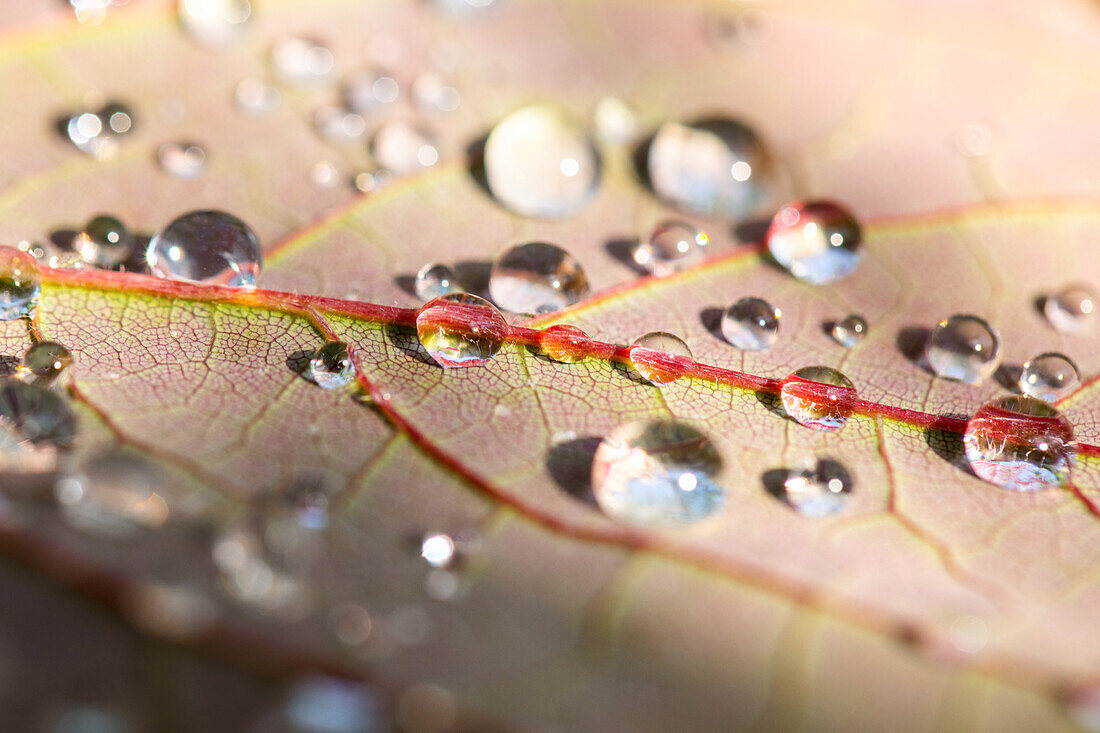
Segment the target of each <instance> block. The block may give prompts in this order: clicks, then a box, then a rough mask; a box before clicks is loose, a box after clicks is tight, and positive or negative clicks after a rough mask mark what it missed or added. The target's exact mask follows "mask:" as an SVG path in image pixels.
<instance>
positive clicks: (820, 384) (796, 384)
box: [779, 366, 856, 432]
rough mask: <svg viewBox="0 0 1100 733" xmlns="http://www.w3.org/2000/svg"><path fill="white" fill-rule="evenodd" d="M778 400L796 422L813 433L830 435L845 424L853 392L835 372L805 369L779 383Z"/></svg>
mask: <svg viewBox="0 0 1100 733" xmlns="http://www.w3.org/2000/svg"><path fill="white" fill-rule="evenodd" d="M779 397H780V399H781V400H782V401H783V409H784V410H786V411H787V414H788V415H790V416H791V417H792V418H793V419H794V420H795V421H796V422H798V423H801V424H802V425H805V426H806V427H808V428H813V429H814V430H821V431H823V432H832V431H834V430H840V429H841V428H842V427H844V423H846V422H848V418H849V417H850V416H851V414H852V403H853V402H854V401H855V399H856V390H855V387H853V386H852V382H851V380H849V379H848V377H846V376H844V375H843V374H841V373H840V372H838V371H837V370H836V369H832V368H830V367H825V366H809V367H802V368H801V369H799V370H797V371H795V372H794V373H793V374H790V375H789V376H787V377H786V378H785V379H784V380H783V381H782V382H780V387H779Z"/></svg>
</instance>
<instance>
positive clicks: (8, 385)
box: [0, 379, 76, 447]
mask: <svg viewBox="0 0 1100 733" xmlns="http://www.w3.org/2000/svg"><path fill="white" fill-rule="evenodd" d="M0 424H2V425H4V426H6V427H7V428H10V429H11V430H12V431H13V432H14V433H15V435H16V436H18V438H19V439H20V440H25V441H28V442H30V443H34V444H52V445H56V446H60V447H66V446H68V445H69V444H70V443H72V440H73V436H74V435H75V434H76V418H75V417H74V415H73V412H72V410H71V409H70V408H69V405H68V403H66V402H65V400H63V399H62V398H61V397H59V396H58V395H57V394H56V393H54V392H51V391H50V390H48V389H46V388H45V387H42V386H40V385H37V384H29V383H28V382H23V381H20V380H18V379H7V380H4V381H3V382H0Z"/></svg>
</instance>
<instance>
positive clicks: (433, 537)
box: [420, 532, 455, 568]
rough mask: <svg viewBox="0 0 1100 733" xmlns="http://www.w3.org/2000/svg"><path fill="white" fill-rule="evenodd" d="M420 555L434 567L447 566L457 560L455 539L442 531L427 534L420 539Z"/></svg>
mask: <svg viewBox="0 0 1100 733" xmlns="http://www.w3.org/2000/svg"><path fill="white" fill-rule="evenodd" d="M420 556H421V557H422V558H424V560H425V562H427V563H428V564H429V565H431V566H432V567H433V568H445V567H447V566H448V565H450V564H451V563H452V562H454V560H455V541H454V539H453V538H452V537H451V536H450V535H449V534H444V533H442V532H432V533H430V534H426V535H424V538H423V539H422V540H421V541H420Z"/></svg>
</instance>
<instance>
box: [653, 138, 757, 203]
mask: <svg viewBox="0 0 1100 733" xmlns="http://www.w3.org/2000/svg"><path fill="white" fill-rule="evenodd" d="M647 165H648V171H649V180H650V184H651V185H652V186H653V191H654V192H655V193H656V194H657V196H659V197H660V198H662V199H664V200H665V201H667V202H668V203H670V204H672V205H674V206H679V207H681V208H684V209H687V210H689V211H698V212H701V213H704V214H717V215H720V216H725V217H727V218H731V219H740V218H743V217H745V216H747V215H749V214H752V213H754V212H755V211H757V210H758V209H759V208H760V207H761V206H762V205H763V204H764V203H765V202H766V200H767V199H768V198H769V196H770V195H771V194H772V192H773V189H774V188H775V178H776V170H775V165H774V163H773V162H772V159H771V155H770V153H769V152H768V150H767V149H766V148H765V147H764V144H763V142H762V141H761V140H760V138H759V137H757V135H756V133H755V132H753V131H752V130H751V129H749V128H748V127H746V126H745V125H743V124H741V123H740V122H736V121H734V120H731V119H726V118H715V119H708V120H701V121H699V122H695V123H692V124H684V123H680V122H666V123H665V124H663V125H661V127H660V129H658V130H657V134H656V135H655V136H654V137H653V140H652V142H651V143H650V145H649V155H648V164H647Z"/></svg>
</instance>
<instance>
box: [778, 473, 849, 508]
mask: <svg viewBox="0 0 1100 733" xmlns="http://www.w3.org/2000/svg"><path fill="white" fill-rule="evenodd" d="M851 491H852V479H851V477H850V476H849V474H848V471H847V470H846V469H845V468H844V466H842V465H841V464H839V463H837V462H836V461H831V460H823V461H818V463H817V466H815V467H814V468H812V469H803V470H792V471H787V473H786V476H785V478H784V480H783V492H782V497H783V500H784V501H785V502H787V504H789V505H790V506H791V508H793V509H794V510H795V511H797V512H798V513H799V514H801V515H802V516H804V517H827V516H829V515H831V514H836V513H837V512H839V511H841V510H842V509H844V507H845V505H847V503H848V497H849V495H850V494H851Z"/></svg>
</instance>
